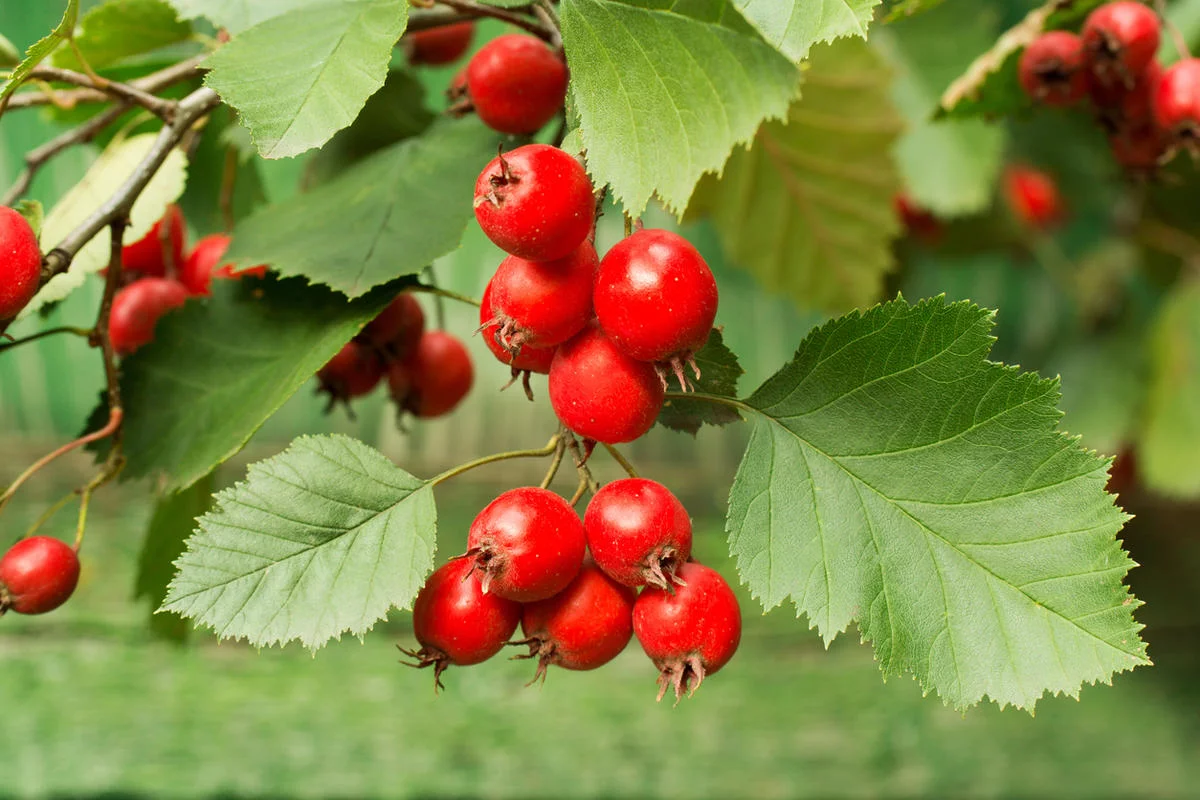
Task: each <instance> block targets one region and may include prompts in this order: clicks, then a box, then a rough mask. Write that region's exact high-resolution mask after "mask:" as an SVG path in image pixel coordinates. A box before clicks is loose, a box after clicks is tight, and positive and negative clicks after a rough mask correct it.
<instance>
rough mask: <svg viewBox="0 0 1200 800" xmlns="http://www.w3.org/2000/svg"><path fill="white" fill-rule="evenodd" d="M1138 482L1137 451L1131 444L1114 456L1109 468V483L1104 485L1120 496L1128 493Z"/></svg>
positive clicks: (1109, 490) (1105, 488)
mask: <svg viewBox="0 0 1200 800" xmlns="http://www.w3.org/2000/svg"><path fill="white" fill-rule="evenodd" d="M1137 482H1138V466H1137V453H1136V451H1135V450H1134V449H1133V448H1132V447H1131V446H1128V445H1126V446H1125V447H1123V448H1121V452H1119V453H1117V455H1116V456H1115V457H1114V458H1113V462H1112V464H1111V465H1110V466H1109V468H1108V483H1106V484H1105V485H1104V490H1105V491H1106V492H1108V493H1109V494H1115V495H1118V496H1119V495H1123V494H1125V493H1127V492H1128V491H1129V490H1130V489H1132V488H1133V487H1134V486H1136V485H1137Z"/></svg>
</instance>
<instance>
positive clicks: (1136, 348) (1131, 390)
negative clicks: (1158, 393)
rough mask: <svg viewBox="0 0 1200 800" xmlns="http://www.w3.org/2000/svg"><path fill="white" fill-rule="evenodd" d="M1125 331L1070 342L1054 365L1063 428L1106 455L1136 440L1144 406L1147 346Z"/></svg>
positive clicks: (1056, 356)
mask: <svg viewBox="0 0 1200 800" xmlns="http://www.w3.org/2000/svg"><path fill="white" fill-rule="evenodd" d="M1141 333H1142V332H1141V331H1140V330H1137V329H1136V328H1133V327H1131V326H1130V327H1122V328H1118V329H1117V330H1115V331H1113V332H1112V333H1110V334H1108V335H1105V336H1098V335H1096V334H1091V335H1088V336H1086V337H1082V338H1081V339H1079V340H1077V341H1072V342H1069V343H1068V344H1067V345H1066V346H1064V347H1063V348H1061V349H1060V350H1059V351H1058V352H1057V353H1055V354H1054V356H1053V357H1052V358H1051V360H1050V369H1049V370H1048V371H1051V372H1053V371H1057V372H1058V375H1059V378H1060V379H1061V380H1062V394H1063V396H1062V402H1061V403H1060V405H1061V406H1062V409H1063V411H1064V412H1066V416H1065V417H1063V423H1062V427H1064V428H1066V429H1067V430H1069V431H1070V432H1071V433H1076V434H1079V436H1080V437H1081V439H1082V441H1083V444H1084V445H1086V446H1087V447H1090V448H1092V449H1093V450H1098V451H1099V452H1101V453H1118V452H1120V451H1121V450H1122V449H1123V448H1124V447H1126V446H1127V445H1128V444H1129V442H1130V441H1131V439H1132V436H1133V433H1134V428H1135V424H1136V421H1137V418H1138V412H1139V411H1140V410H1141V405H1142V403H1143V402H1144V400H1145V394H1146V377H1147V376H1146V374H1145V373H1146V369H1145V366H1146V365H1145V363H1144V362H1145V360H1146V357H1145V352H1144V351H1145V342H1144V341H1143V337H1142V336H1141Z"/></svg>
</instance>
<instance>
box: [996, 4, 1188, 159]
mask: <svg viewBox="0 0 1200 800" xmlns="http://www.w3.org/2000/svg"><path fill="white" fill-rule="evenodd" d="M1161 27H1162V26H1161V22H1160V20H1159V18H1158V15H1157V14H1155V12H1154V11H1153V10H1152V9H1150V8H1149V7H1147V6H1145V5H1142V4H1141V3H1138V2H1134V0H1118V2H1114V3H1106V4H1104V5H1102V6H1100V7H1099V8H1097V9H1096V10H1095V11H1093V12H1092V13H1091V14H1090V15H1088V17H1087V20H1086V21H1085V22H1084V25H1083V30H1082V32H1081V33H1080V34H1075V33H1071V32H1069V31H1050V32H1048V33H1044V34H1042V35H1041V36H1039V37H1038V38H1037V39H1035V40H1034V41H1033V42H1031V43H1030V44H1029V46H1028V47H1026V48H1025V51H1024V52H1023V53H1022V54H1021V59H1020V62H1019V64H1018V78H1019V80H1020V83H1021V87H1022V88H1023V89H1024V90H1025V92H1026V93H1027V94H1028V95H1029V96H1030V97H1031V98H1033V99H1034V100H1035V101H1036V102H1038V103H1041V104H1043V105H1048V106H1069V105H1075V104H1077V103H1079V102H1080V101H1082V100H1083V99H1084V98H1085V97H1087V98H1090V100H1091V103H1092V106H1093V108H1094V110H1095V112H1096V116H1097V119H1098V120H1099V121H1100V124H1101V125H1102V126H1103V127H1104V129H1105V130H1106V131H1107V133H1108V136H1109V143H1110V145H1111V147H1112V152H1113V156H1114V158H1115V159H1116V160H1117V163H1119V164H1120V165H1121V166H1123V167H1125V168H1126V169H1129V170H1133V171H1141V172H1147V171H1151V170H1154V169H1155V168H1157V167H1158V166H1160V165H1161V164H1163V163H1165V162H1166V161H1168V160H1170V158H1171V157H1172V156H1173V155H1174V154H1175V152H1176V151H1177V150H1178V149H1179V148H1180V147H1181V146H1185V147H1195V146H1196V144H1197V141H1198V138H1197V137H1198V136H1200V59H1195V58H1184V59H1183V60H1181V61H1179V62H1178V63H1176V64H1173V65H1172V66H1170V67H1169V68H1167V69H1165V70H1164V69H1163V68H1162V66H1161V65H1160V64H1159V63H1158V61H1157V59H1156V54H1157V52H1158V45H1159V39H1160V36H1161Z"/></svg>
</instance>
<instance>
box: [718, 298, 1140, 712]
mask: <svg viewBox="0 0 1200 800" xmlns="http://www.w3.org/2000/svg"><path fill="white" fill-rule="evenodd" d="M992 315H993V312H989V311H987V310H985V309H980V308H979V307H978V306H975V305H972V304H970V303H967V302H961V303H954V304H951V305H947V304H946V303H945V301H944V300H942V299H941V298H938V299H934V300H926V301H923V302H921V303H919V304H918V305H916V306H910V305H909V304H908V303H907V302H905V301H904V300H903V299H898V300H896V301H894V302H891V303H887V304H885V305H882V306H876V307H874V308H873V309H871V310H870V311H868V312H867V313H865V314H859V313H858V312H855V313H853V314H850V315H848V316H846V317H842V318H841V319H837V320H834V321H832V322H830V323H828V324H826V325H825V326H823V327H821V328H819V329H817V330H815V331H814V332H812V333H810V334H809V336H808V337H807V338H806V339H805V340H804V341H803V342H802V343H801V345H800V348H799V349H798V350H797V351H796V355H795V357H794V358H793V360H792V361H791V362H790V363H789V364H787V365H786V366H784V368H783V369H781V370H780V371H779V372H778V373H776V374H775V375H774V376H773V377H771V378H770V379H768V380H767V382H766V383H764V384H763V385H762V386H761V387H760V388H759V389H758V390H757V391H756V392H755V393H754V394H753V395H751V396H750V397H749V398H748V399H747V400H745V401H744V404H743V405H742V407H741V408H742V411H743V412H744V413H745V414H746V415H747V416H749V417H750V418H751V421H752V423H753V430H752V433H751V436H750V443H749V445H748V447H747V449H746V455H745V457H744V458H743V460H742V463H741V465H740V467H739V468H738V472H737V476H736V477H735V479H734V485H733V488H732V489H731V491H730V495H729V519H728V531H729V542H730V550H731V552H732V553H733V555H734V556H736V558H737V562H738V569H739V572H740V573H741V575H742V578H743V580H745V581H746V583H747V584H749V586H750V589H751V591H752V592H753V593H754V595H755V596H756V597H757V598H759V599H760V600H761V601H762V603H763V605H764V607H766V608H768V609H770V608H773V607H774V606H777V605H779V604H780V603H782V602H783V601H784V600H785V599H788V598H791V600H792V601H793V602H794V603H795V605H796V609H797V611H798V613H800V614H804V615H807V616H808V618H809V620H810V624H811V625H812V626H814V627H816V628H817V630H818V631H819V632H820V634H821V636H822V638H823V639H824V640H825V642H826V643H827V644H828V643H829V642H830V641H832V640H833V639H834V638H835V637H836V636H837V635H838V633H840V632H842V631H844V630H846V628H847V627H848V626H849V624H850V623H851V622H857V624H858V627H859V630H860V632H861V634H862V638H863V639H864V640H865V641H866V640H869V641H871V642H873V643H874V645H875V656H876V658H877V660H878V661H879V662H880V666H881V668H882V670H883V672H884V674H885V675H895V674H901V673H903V672H905V671H908V672H911V673H913V674H914V675H915V677H916V679H917V681H918V682H919V683H920V684H921V686H922V687H923V688H924V689H926V690H933V691H936V692H937V693H938V694H939V695H941V696H942V698H943V699H944V700H945V701H946V702H947V703H950V704H953V705H954V706H955V707H957V708H966V707H968V706H970V705H973V704H975V703H977V702H978V701H979V700H981V699H983V698H984V697H990V698H991V699H992V700H994V701H995V702H997V703H999V704H1000V705H1001V707H1003V706H1005V705H1008V704H1012V705H1015V706H1018V707H1022V708H1028V709H1032V708H1033V706H1034V704H1035V703H1036V702H1037V700H1038V699H1039V698H1040V697H1041V696H1042V695H1043V694H1044V693H1045V692H1048V691H1049V692H1053V693H1064V694H1067V695H1070V696H1077V695H1078V693H1079V690H1080V686H1081V684H1082V683H1085V682H1086V683H1094V682H1097V681H1101V682H1105V683H1108V682H1110V681H1111V678H1112V675H1113V674H1114V673H1115V672H1121V671H1124V670H1129V669H1132V668H1133V667H1136V666H1139V665H1143V664H1148V663H1149V661H1148V660H1147V658H1146V649H1145V644H1144V643H1143V642H1142V641H1141V640H1140V638H1139V636H1138V631H1139V630H1140V629H1141V626H1140V625H1138V624H1137V623H1136V622H1135V621H1134V619H1133V615H1132V612H1133V610H1134V609H1135V608H1136V607H1137V606H1138V605H1139V602H1138V601H1137V600H1136V599H1135V598H1134V597H1133V596H1132V595H1131V594H1130V593H1129V591H1128V589H1127V588H1126V587H1125V586H1124V585H1122V579H1123V578H1124V576H1125V574H1126V573H1127V572H1128V571H1129V569H1130V568H1132V567H1133V566H1134V563H1133V561H1131V560H1130V559H1129V557H1128V555H1127V554H1126V553H1125V552H1124V551H1123V550H1122V549H1121V546H1120V543H1119V542H1118V541H1117V539H1116V533H1117V531H1118V530H1120V528H1121V526H1122V524H1123V523H1124V521H1125V519H1126V516H1125V514H1124V513H1123V512H1122V511H1121V510H1120V509H1118V508H1117V507H1116V506H1114V504H1113V497H1112V496H1111V495H1109V494H1106V493H1105V491H1104V484H1105V481H1106V480H1107V474H1106V470H1107V466H1108V463H1107V461H1106V460H1104V459H1102V458H1100V457H1098V456H1097V455H1095V454H1094V453H1092V452H1089V451H1087V450H1084V449H1083V448H1082V447H1080V446H1079V443H1078V440H1077V439H1076V438H1072V437H1069V436H1067V435H1065V434H1063V433H1062V432H1060V431H1058V430H1057V429H1056V426H1057V423H1058V420H1059V417H1060V413H1059V411H1058V410H1057V409H1056V408H1055V403H1056V401H1057V399H1058V387H1057V382H1056V381H1053V380H1042V379H1039V378H1038V376H1037V375H1036V374H1033V373H1022V372H1020V371H1019V370H1018V369H1017V368H1014V367H1007V366H1005V365H1003V364H998V363H995V362H992V361H988V360H987V356H988V352H989V350H990V349H991V345H992V342H993V339H992V337H991V336H990V332H991V328H992Z"/></svg>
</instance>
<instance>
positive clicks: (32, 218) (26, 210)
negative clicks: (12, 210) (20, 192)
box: [17, 200, 46, 239]
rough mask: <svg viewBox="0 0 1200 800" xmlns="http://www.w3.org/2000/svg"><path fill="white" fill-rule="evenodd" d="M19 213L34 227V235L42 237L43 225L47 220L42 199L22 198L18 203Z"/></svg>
mask: <svg viewBox="0 0 1200 800" xmlns="http://www.w3.org/2000/svg"><path fill="white" fill-rule="evenodd" d="M17 213H18V214H20V215H21V216H22V217H24V218H25V221H26V222H28V223H29V227H31V228H33V235H34V236H35V237H37V238H38V239H41V236H42V225H44V224H45V222H46V210H45V209H44V208H42V204H41V201H38V200H22V201H21V202H19V203H17Z"/></svg>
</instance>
